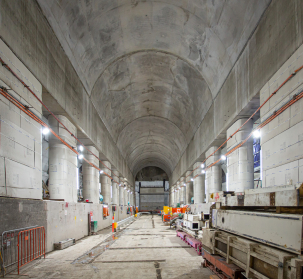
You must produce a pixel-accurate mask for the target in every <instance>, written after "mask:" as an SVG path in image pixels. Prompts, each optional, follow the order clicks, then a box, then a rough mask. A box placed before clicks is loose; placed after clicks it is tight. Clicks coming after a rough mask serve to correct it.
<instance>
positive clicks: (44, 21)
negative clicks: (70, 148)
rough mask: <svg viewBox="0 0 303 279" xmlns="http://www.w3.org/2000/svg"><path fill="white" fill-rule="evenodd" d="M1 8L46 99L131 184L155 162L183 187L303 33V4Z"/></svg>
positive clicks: (13, 43)
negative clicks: (188, 174) (181, 180)
mask: <svg viewBox="0 0 303 279" xmlns="http://www.w3.org/2000/svg"><path fill="white" fill-rule="evenodd" d="M37 3H39V5H40V6H39V5H38V4H37ZM0 5H1V6H0V8H1V9H0V11H1V36H2V37H3V39H4V41H5V42H6V43H7V44H8V45H9V46H10V47H11V48H12V49H13V51H14V52H15V53H16V54H17V56H18V57H19V58H21V59H22V60H23V61H24V63H25V65H26V66H28V68H29V69H30V70H31V71H32V72H33V74H34V75H35V76H36V78H37V79H38V80H39V81H40V82H41V84H42V85H43V88H44V99H45V100H46V101H47V102H48V104H49V105H50V106H52V108H53V109H60V108H59V106H60V107H61V108H62V109H63V110H65V111H66V113H67V114H68V115H69V117H70V118H71V119H72V120H73V121H74V123H75V124H76V126H77V128H79V130H80V131H81V133H82V135H83V137H87V138H89V139H90V140H91V141H92V142H93V143H94V144H95V145H96V147H97V148H98V150H99V151H100V156H101V157H102V159H104V160H105V159H107V160H109V161H110V162H111V164H112V165H114V166H115V167H116V168H117V170H119V172H120V173H121V174H122V175H123V176H125V177H127V178H128V181H129V182H130V183H131V184H133V183H132V181H133V175H135V174H136V172H137V171H139V170H140V169H141V168H142V167H145V166H158V167H160V168H162V169H163V170H165V172H166V173H167V174H168V175H169V176H170V180H171V185H172V184H174V183H175V182H176V181H177V180H178V179H179V178H180V177H181V176H182V175H184V174H185V172H186V171H187V170H189V169H190V167H191V166H192V165H193V164H194V163H195V162H196V161H198V160H201V159H203V157H204V153H205V151H206V150H207V149H208V148H209V147H210V146H212V145H218V144H219V143H220V142H222V141H223V139H224V138H225V137H226V129H228V128H229V127H230V126H231V125H232V124H233V123H234V122H235V120H237V119H238V118H239V117H243V116H247V115H250V114H251V112H252V111H253V110H254V108H255V107H257V106H258V104H259V96H258V95H257V94H258V92H259V91H260V89H261V88H262V87H263V86H264V84H265V83H266V82H267V81H268V80H269V78H270V77H271V76H272V75H273V74H274V73H275V72H276V71H277V69H279V67H280V66H281V65H282V64H283V63H284V62H285V61H286V60H287V58H288V57H289V56H290V55H291V54H292V53H293V52H294V51H295V50H296V49H297V48H298V47H299V46H300V45H301V44H302V38H303V36H302V30H303V28H302V25H303V17H302V11H303V4H302V1H301V0H292V1H284V0H276V1H270V0H248V1H240V0H234V1H220V0H218V1H198V0H194V1H182V0H177V1H172V0H162V1H152V0H151V1H143V0H142V1H139V0H114V1H113V0H102V1H97V0H94V1H93V0H92V1H84V0H80V1H72V0H65V1H60V2H58V1H44V0H37V2H36V1H25V0H23V1H17V0H13V1H8V0H4V1H1V4H0ZM40 8H41V10H40ZM263 13H264V15H263V16H262V14H263ZM103 156H104V157H106V158H103Z"/></svg>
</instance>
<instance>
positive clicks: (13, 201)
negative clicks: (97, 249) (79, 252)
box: [0, 198, 130, 252]
mask: <svg viewBox="0 0 303 279" xmlns="http://www.w3.org/2000/svg"><path fill="white" fill-rule="evenodd" d="M126 210H127V207H123V208H122V210H121V207H120V206H119V207H117V211H116V212H115V222H117V221H120V220H122V219H124V218H126V217H128V216H130V215H128V214H127V212H126ZM91 211H92V212H93V218H94V220H95V221H98V230H100V229H103V228H106V227H108V226H110V225H111V224H112V209H111V207H110V216H108V217H107V218H106V219H103V207H102V205H101V204H92V203H66V202H59V201H42V200H40V201H39V200H29V199H17V198H0V212H1V219H0V220H1V222H0V235H1V234H2V232H3V231H7V230H12V229H18V228H25V227H30V226H35V225H38V226H44V227H45V230H46V251H47V252H50V251H52V250H53V244H54V243H55V242H58V241H61V240H64V239H68V238H75V239H80V238H82V237H84V236H87V234H88V213H89V212H91Z"/></svg>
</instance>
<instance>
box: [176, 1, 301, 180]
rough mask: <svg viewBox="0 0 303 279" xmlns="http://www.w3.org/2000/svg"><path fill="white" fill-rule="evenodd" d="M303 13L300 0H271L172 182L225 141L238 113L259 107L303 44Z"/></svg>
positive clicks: (182, 158) (247, 113) (245, 112)
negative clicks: (264, 89) (266, 90)
mask: <svg viewBox="0 0 303 279" xmlns="http://www.w3.org/2000/svg"><path fill="white" fill-rule="evenodd" d="M302 14H303V2H302V1H301V0H292V1H284V0H275V1H272V2H271V4H270V5H269V7H268V9H267V10H266V12H265V14H264V16H263V17H262V19H261V21H260V23H259V25H258V27H257V28H256V30H255V32H254V34H253V35H252V36H251V38H250V39H249V41H248V43H247V45H246V47H245V48H244V50H243V51H242V53H241V55H240V56H239V58H238V60H237V62H236V64H235V65H234V67H233V68H232V70H231V71H230V73H229V75H228V77H227V79H226V80H225V82H224V84H223V86H222V87H221V89H220V91H219V93H218V94H217V95H216V97H215V99H214V102H213V104H212V106H211V107H210V109H209V110H208V112H207V114H206V115H205V117H204V119H203V121H202V122H201V124H200V126H199V128H198V130H197V131H196V133H195V135H194V137H193V138H192V140H191V142H190V143H189V145H188V147H187V149H186V150H185V152H184V153H183V155H182V157H181V159H180V161H179V162H178V164H177V166H176V168H175V169H174V171H173V174H172V176H171V185H173V184H174V183H176V181H177V180H178V179H179V178H180V177H181V176H182V175H183V174H184V173H185V172H186V171H187V170H188V169H189V168H190V166H192V165H193V163H194V162H195V161H196V160H198V158H204V153H205V151H206V150H207V149H208V147H210V146H212V145H216V144H217V143H221V142H223V139H224V140H225V138H226V129H227V128H229V127H230V126H231V125H232V124H233V123H234V122H235V120H236V119H237V118H238V117H239V116H247V115H251V114H252V112H253V111H254V110H255V108H256V107H258V105H259V100H258V99H259V96H258V93H259V91H260V90H261V88H262V87H263V86H264V85H265V84H266V82H267V81H268V80H269V79H270V78H271V77H272V76H273V75H274V74H275V73H276V72H277V70H278V69H279V68H280V67H281V66H282V64H283V63H284V62H285V61H286V60H287V59H288V58H289V57H290V56H291V55H292V54H293V53H294V51H295V50H296V49H297V48H298V47H299V46H300V45H301V44H302V39H303V35H302V34H303V32H302V30H303V16H302Z"/></svg>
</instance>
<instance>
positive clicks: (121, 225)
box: [117, 216, 135, 230]
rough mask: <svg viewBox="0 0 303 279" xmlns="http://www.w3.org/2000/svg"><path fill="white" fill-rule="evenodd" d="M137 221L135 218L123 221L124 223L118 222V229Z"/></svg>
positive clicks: (131, 217)
mask: <svg viewBox="0 0 303 279" xmlns="http://www.w3.org/2000/svg"><path fill="white" fill-rule="evenodd" d="M134 220H135V217H134V216H130V217H128V218H125V219H123V220H122V221H119V222H117V224H118V225H117V229H118V230H120V229H121V227H123V226H126V225H128V224H130V223H131V222H133V221H134Z"/></svg>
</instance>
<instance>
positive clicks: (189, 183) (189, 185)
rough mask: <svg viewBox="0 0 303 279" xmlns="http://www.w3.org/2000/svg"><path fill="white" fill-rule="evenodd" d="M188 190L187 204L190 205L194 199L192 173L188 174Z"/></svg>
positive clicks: (186, 193)
mask: <svg viewBox="0 0 303 279" xmlns="http://www.w3.org/2000/svg"><path fill="white" fill-rule="evenodd" d="M186 176H187V178H186V181H187V183H186V189H185V204H190V202H191V198H192V197H193V182H192V181H191V179H192V177H193V175H192V173H191V171H187V172H186Z"/></svg>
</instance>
